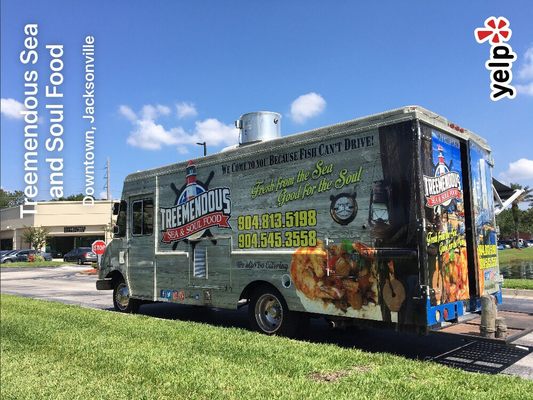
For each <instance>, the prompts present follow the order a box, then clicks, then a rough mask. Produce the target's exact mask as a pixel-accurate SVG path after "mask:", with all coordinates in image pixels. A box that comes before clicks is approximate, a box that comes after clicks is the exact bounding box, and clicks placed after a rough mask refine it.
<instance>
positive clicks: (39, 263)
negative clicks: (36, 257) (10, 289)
mask: <svg viewBox="0 0 533 400" xmlns="http://www.w3.org/2000/svg"><path fill="white" fill-rule="evenodd" d="M69 264H72V263H66V262H63V261H34V262H26V261H24V262H23V261H17V262H8V263H2V264H0V267H2V268H10V267H28V268H40V267H59V266H60V265H69Z"/></svg>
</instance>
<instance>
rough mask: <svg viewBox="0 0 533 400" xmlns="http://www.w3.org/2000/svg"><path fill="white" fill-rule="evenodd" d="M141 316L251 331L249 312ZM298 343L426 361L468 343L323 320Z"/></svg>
mask: <svg viewBox="0 0 533 400" xmlns="http://www.w3.org/2000/svg"><path fill="white" fill-rule="evenodd" d="M140 314H143V315H148V316H153V317H157V318H164V319H172V320H181V321H191V322H199V323H206V324H209V325H212V326H220V327H232V328H242V329H249V325H248V309H247V307H242V308H241V309H239V310H236V311H232V310H221V309H210V308H205V307H195V306H186V305H179V304H167V303H155V304H145V305H143V306H141V309H140ZM298 340H303V341H307V342H311V343H328V344H334V345H336V346H340V347H343V348H356V349H360V350H363V351H368V352H374V353H381V352H386V353H390V354H395V355H399V356H403V357H406V358H409V359H419V360H427V359H431V358H434V357H437V356H439V355H441V354H443V353H446V352H449V351H451V350H453V349H456V348H458V347H461V346H464V345H465V343H467V342H466V341H465V340H464V339H462V338H457V337H448V336H444V335H439V337H435V335H428V336H422V335H417V334H413V333H406V332H395V331H391V330H385V329H375V328H364V329H359V328H347V329H333V328H331V327H330V325H329V324H328V323H327V322H326V321H325V320H324V319H322V318H320V319H312V320H311V326H310V329H306V330H305V332H303V333H302V334H301V335H300V336H299V337H298Z"/></svg>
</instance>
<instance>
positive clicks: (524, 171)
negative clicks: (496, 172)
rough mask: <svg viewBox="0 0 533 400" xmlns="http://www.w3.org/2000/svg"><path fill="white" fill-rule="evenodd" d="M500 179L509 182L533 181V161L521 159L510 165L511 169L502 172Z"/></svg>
mask: <svg viewBox="0 0 533 400" xmlns="http://www.w3.org/2000/svg"><path fill="white" fill-rule="evenodd" d="M500 177H501V178H503V179H504V180H506V181H508V182H516V181H518V180H524V179H533V160H529V159H527V158H521V159H519V160H516V161H513V162H511V163H509V168H508V169H507V171H505V172H502V173H501V174H500Z"/></svg>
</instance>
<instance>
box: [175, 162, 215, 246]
mask: <svg viewBox="0 0 533 400" xmlns="http://www.w3.org/2000/svg"><path fill="white" fill-rule="evenodd" d="M214 176H215V173H214V172H213V171H211V172H210V173H209V176H208V177H207V180H206V181H205V182H202V181H200V180H198V178H197V170H196V163H195V162H194V160H189V162H188V163H187V167H186V169H185V184H184V185H183V186H182V187H181V188H179V189H178V188H177V187H176V185H175V184H174V183H171V185H170V187H171V189H172V190H173V191H174V193H175V194H176V201H175V204H176V205H180V204H185V203H187V202H189V201H191V200H193V199H194V198H195V197H197V196H199V195H201V194H202V193H205V192H207V190H208V189H209V184H210V183H211V180H212V179H213V177H214ZM205 236H207V237H211V236H213V235H212V234H211V232H210V230H209V229H208V228H207V229H202V230H200V231H198V232H195V233H194V234H191V235H189V236H187V239H185V241H186V242H188V241H190V240H197V239H199V238H201V237H205ZM177 245H178V242H175V243H174V245H173V247H172V249H173V250H176V247H177Z"/></svg>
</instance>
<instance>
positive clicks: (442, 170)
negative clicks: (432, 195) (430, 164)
mask: <svg viewBox="0 0 533 400" xmlns="http://www.w3.org/2000/svg"><path fill="white" fill-rule="evenodd" d="M437 151H438V152H439V155H438V157H437V158H438V160H439V161H438V164H437V167H436V168H435V176H441V175H444V174H447V173H448V172H450V168H448V166H447V165H446V162H445V161H444V154H443V151H444V148H443V147H442V146H441V145H440V144H439V145H438V146H437Z"/></svg>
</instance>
